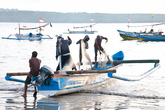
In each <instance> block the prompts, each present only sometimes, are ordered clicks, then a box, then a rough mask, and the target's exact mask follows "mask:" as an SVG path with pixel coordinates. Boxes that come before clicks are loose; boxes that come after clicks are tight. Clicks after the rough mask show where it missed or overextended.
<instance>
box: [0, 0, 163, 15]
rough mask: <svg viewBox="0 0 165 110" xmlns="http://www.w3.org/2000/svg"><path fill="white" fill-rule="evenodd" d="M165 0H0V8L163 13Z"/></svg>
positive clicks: (65, 11)
mask: <svg viewBox="0 0 165 110" xmlns="http://www.w3.org/2000/svg"><path fill="white" fill-rule="evenodd" d="M164 5H165V0H0V8H5V9H18V10H30V11H51V12H64V13H67V12H87V13H151V14H165V6H164Z"/></svg>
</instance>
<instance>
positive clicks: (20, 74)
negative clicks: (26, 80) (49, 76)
mask: <svg viewBox="0 0 165 110" xmlns="http://www.w3.org/2000/svg"><path fill="white" fill-rule="evenodd" d="M108 72H113V73H115V72H116V70H80V71H66V73H67V74H89V73H108ZM58 73H59V71H57V72H56V71H55V72H54V74H58ZM28 74H29V72H18V73H7V74H6V75H8V76H24V75H28Z"/></svg>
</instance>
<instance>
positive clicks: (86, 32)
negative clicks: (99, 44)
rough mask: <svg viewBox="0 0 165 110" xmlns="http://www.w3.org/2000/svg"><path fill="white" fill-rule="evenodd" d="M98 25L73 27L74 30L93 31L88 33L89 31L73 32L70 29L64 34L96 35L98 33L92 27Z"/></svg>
mask: <svg viewBox="0 0 165 110" xmlns="http://www.w3.org/2000/svg"><path fill="white" fill-rule="evenodd" d="M96 24H97V23H95V24H93V25H88V26H82V27H73V29H79V28H91V30H90V31H88V30H86V29H85V30H83V31H82V30H73V31H71V30H70V29H68V32H64V34H94V33H96V32H97V31H93V30H92V27H93V26H94V25H96Z"/></svg>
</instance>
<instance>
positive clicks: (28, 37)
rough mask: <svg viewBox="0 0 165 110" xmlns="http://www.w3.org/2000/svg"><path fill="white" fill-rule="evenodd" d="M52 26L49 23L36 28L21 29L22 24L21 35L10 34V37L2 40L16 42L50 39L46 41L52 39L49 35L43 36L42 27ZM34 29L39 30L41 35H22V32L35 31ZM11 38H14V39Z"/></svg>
mask: <svg viewBox="0 0 165 110" xmlns="http://www.w3.org/2000/svg"><path fill="white" fill-rule="evenodd" d="M49 24H50V26H51V23H47V24H45V25H43V26H39V27H34V28H26V27H23V28H20V24H19V34H18V33H17V34H10V35H9V36H8V37H2V39H14V40H41V39H43V36H47V37H48V38H44V39H52V38H51V37H50V36H49V35H43V34H41V30H42V27H46V26H48V25H49ZM33 29H39V33H37V34H33V33H31V32H30V33H28V34H21V30H33ZM11 36H14V38H13V37H12V38H11Z"/></svg>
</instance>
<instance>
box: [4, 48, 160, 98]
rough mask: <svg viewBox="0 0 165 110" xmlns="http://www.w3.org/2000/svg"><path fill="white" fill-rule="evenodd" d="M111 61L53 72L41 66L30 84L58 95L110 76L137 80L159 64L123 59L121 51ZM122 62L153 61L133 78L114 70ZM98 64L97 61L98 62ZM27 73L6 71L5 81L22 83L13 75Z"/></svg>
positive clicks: (47, 93)
mask: <svg viewBox="0 0 165 110" xmlns="http://www.w3.org/2000/svg"><path fill="white" fill-rule="evenodd" d="M112 58H113V60H114V61H113V63H110V62H105V64H106V67H105V66H104V67H103V66H97V67H95V66H94V68H95V70H92V69H89V70H80V71H59V72H53V70H52V69H50V68H49V67H48V66H43V67H42V68H41V70H40V75H39V76H37V77H34V76H31V77H32V82H31V84H32V85H34V86H36V87H37V89H38V91H39V93H40V94H42V95H45V96H58V95H63V94H69V93H74V92H77V91H81V90H84V89H89V88H91V87H96V86H98V85H100V84H103V83H106V82H107V81H108V80H110V79H111V78H116V79H120V80H124V81H138V80H140V79H143V78H145V77H146V76H148V75H149V74H151V73H152V72H154V71H155V70H157V69H158V68H159V67H160V65H159V60H123V59H124V54H123V52H122V51H120V52H117V53H116V54H114V55H113V56H112ZM124 63H154V66H153V68H151V69H150V70H149V71H147V72H145V73H143V74H142V75H139V76H138V77H136V79H135V78H127V77H124V76H120V75H118V74H117V72H116V70H117V68H118V67H120V66H122V64H124ZM98 65H99V62H98ZM21 75H28V72H25V73H7V74H6V77H5V79H6V80H7V81H16V82H22V83H24V82H25V81H24V80H20V79H17V78H14V76H21Z"/></svg>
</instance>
